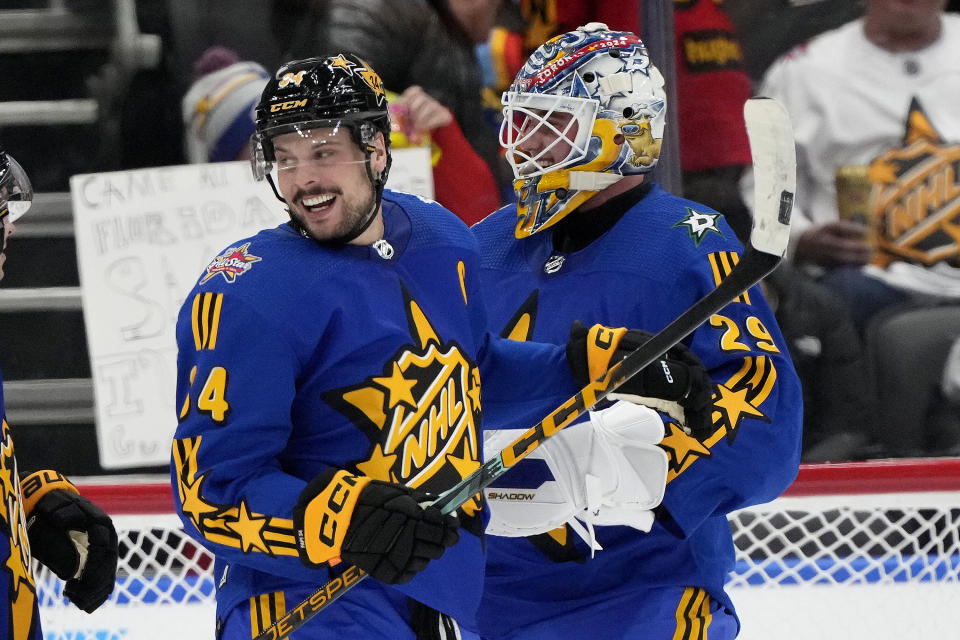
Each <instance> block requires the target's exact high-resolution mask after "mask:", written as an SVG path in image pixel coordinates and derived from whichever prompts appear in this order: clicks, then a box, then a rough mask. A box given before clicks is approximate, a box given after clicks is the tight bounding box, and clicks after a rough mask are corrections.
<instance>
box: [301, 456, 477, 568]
mask: <svg viewBox="0 0 960 640" xmlns="http://www.w3.org/2000/svg"><path fill="white" fill-rule="evenodd" d="M427 499H428V496H427V494H425V493H422V492H418V491H415V490H413V489H410V488H408V487H404V486H402V485H399V484H392V483H389V482H381V481H379V480H371V479H370V478H366V477H361V476H354V475H352V474H350V473H348V472H346V471H343V470H336V469H329V470H327V471H325V472H324V473H322V474H320V475H319V476H317V477H316V478H314V479H313V480H312V481H311V482H310V484H309V485H307V487H306V488H305V489H304V490H303V492H301V494H300V499H299V500H298V502H297V506H296V508H295V509H294V512H293V522H294V527H295V528H296V530H297V542H298V545H299V548H300V559H301V560H302V561H303V562H304V563H305V564H306V565H308V566H311V567H315V566H320V565H322V564H324V563H330V564H336V562H338V561H339V560H340V559H342V560H344V561H345V562H349V563H350V564H354V565H356V566H358V567H359V568H361V569H363V570H364V571H365V572H367V573H369V574H370V575H371V576H372V577H374V578H376V579H377V580H379V581H381V582H384V583H386V584H403V583H405V582H409V581H410V580H411V579H412V578H413V576H414V575H416V574H417V573H418V572H420V571H422V570H423V569H424V568H425V567H426V566H427V564H428V563H429V562H430V560H433V559H436V558H439V557H440V556H442V555H443V552H444V551H446V549H447V547H450V546H453V545H454V544H456V542H457V540H459V539H460V534H459V533H458V531H457V529H458V527H459V523H458V521H457V518H456V517H454V516H453V515H443V514H442V513H440V510H439V509H437V508H436V507H431V506H428V507H421V506H420V503H421V502H423V501H425V500H427Z"/></svg>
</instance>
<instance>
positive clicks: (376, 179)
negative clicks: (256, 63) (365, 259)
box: [250, 53, 391, 243]
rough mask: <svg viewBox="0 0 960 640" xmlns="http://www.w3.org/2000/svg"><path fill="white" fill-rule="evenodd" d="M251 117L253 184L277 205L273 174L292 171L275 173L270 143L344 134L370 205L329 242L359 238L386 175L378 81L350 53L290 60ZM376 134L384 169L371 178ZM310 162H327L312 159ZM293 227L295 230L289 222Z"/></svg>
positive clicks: (386, 119)
mask: <svg viewBox="0 0 960 640" xmlns="http://www.w3.org/2000/svg"><path fill="white" fill-rule="evenodd" d="M255 114H256V130H255V132H254V134H253V137H252V138H251V153H250V163H251V167H252V169H253V175H254V178H255V179H257V180H263V179H266V180H267V181H268V182H269V183H270V186H271V188H272V189H273V192H274V195H276V196H277V198H278V199H279V200H281V201H284V198H283V196H282V195H281V194H280V192H279V190H278V188H277V175H276V172H277V171H280V170H284V169H293V168H295V166H290V165H289V164H285V165H284V166H283V167H279V168H278V166H277V161H276V160H277V159H276V154H275V151H274V145H273V139H274V138H276V137H277V136H280V135H284V134H289V133H296V134H297V135H298V136H300V137H302V138H304V139H309V140H313V141H315V143H316V144H323V143H324V139H323V138H324V137H325V136H335V135H336V134H337V133H338V132H341V131H343V130H346V131H349V133H350V137H351V139H352V140H353V142H354V143H355V144H356V145H357V146H358V147H359V148H360V150H361V151H362V152H363V154H364V158H365V159H364V160H361V161H359V162H362V163H364V164H365V165H366V173H367V178H368V179H369V180H370V184H371V185H372V187H373V191H374V195H375V204H374V206H373V208H372V209H371V211H370V213H369V215H367V216H365V218H364V219H363V220H361V221H360V223H359V224H358V225H357V227H355V228H354V229H352V230H351V231H350V232H349V233H348V234H347V235H345V236H342V237H338V238H336V239H335V241H336V242H344V243H345V242H349V241H350V240H352V239H353V238H356V237H357V236H359V235H360V234H361V233H363V231H364V230H366V228H367V227H368V226H369V225H370V223H371V222H372V221H373V220H374V219H375V217H376V213H377V211H379V209H380V202H381V199H382V196H383V189H384V186H385V185H386V182H387V173H388V172H389V170H390V160H391V158H390V116H389V114H388V112H387V97H386V93H385V91H384V88H383V83H382V81H381V80H380V76H379V75H377V73H376V72H375V71H373V69H371V68H370V66H369V65H368V64H367V63H366V62H364V61H363V60H361V59H360V58H358V57H357V56H354V55H352V54H346V53H341V54H337V55H332V56H328V57H325V58H307V59H305V60H295V61H292V62H289V63H287V64H285V65H283V66H282V67H281V68H280V69H279V70H278V71H277V72H276V73H275V74H274V76H273V78H271V79H270V81H269V82H268V83H267V86H266V87H265V88H264V90H263V94H262V96H261V98H260V103H259V104H258V105H257V107H256V110H255ZM377 133H381V134H382V135H383V138H384V145H385V146H386V151H387V159H386V167H385V168H384V169H383V170H382V171H380V172H379V173H377V174H376V175H375V174H374V171H373V169H372V168H371V157H372V155H373V153H374V151H376V148H375V147H374V140H375V138H376V135H377ZM319 155H321V154H318V156H319ZM315 162H317V163H320V164H322V163H324V162H327V161H326V160H324V159H322V158H319V157H318V158H317V159H316V160H315ZM291 218H293V217H292V216H291ZM293 222H294V224H295V225H297V221H296V220H295V219H294V220H293ZM301 231H303V230H302V229H301Z"/></svg>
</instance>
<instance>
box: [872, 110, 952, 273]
mask: <svg viewBox="0 0 960 640" xmlns="http://www.w3.org/2000/svg"><path fill="white" fill-rule="evenodd" d="M867 176H868V178H869V180H870V182H871V183H872V185H873V189H872V191H871V205H870V210H871V218H872V220H873V221H874V222H875V223H876V224H877V226H878V228H877V236H878V242H877V249H878V252H877V258H876V259H875V262H876V263H877V264H879V265H880V266H886V265H887V264H889V263H891V262H893V261H896V260H906V261H910V262H915V263H919V264H923V265H928V266H929V265H934V264H936V263H938V262H945V263H947V264H949V265H951V266H954V267H957V266H960V206H958V202H960V144H946V143H945V142H944V141H943V140H942V139H941V138H940V136H939V134H938V133H937V132H936V130H935V129H934V127H933V124H932V123H931V122H930V121H929V120H928V119H927V116H926V114H924V112H923V109H922V108H921V107H920V105H919V103H918V102H917V101H916V100H914V102H913V104H912V105H911V108H910V114H909V116H908V118H907V126H906V135H905V136H904V145H903V148H900V149H891V150H890V151H887V152H886V153H884V154H882V155H880V156H879V157H877V158H876V159H875V160H874V161H873V162H872V163H871V164H870V167H869V169H868V171H867Z"/></svg>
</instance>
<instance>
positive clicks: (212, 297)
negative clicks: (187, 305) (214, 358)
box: [191, 292, 223, 351]
mask: <svg viewBox="0 0 960 640" xmlns="http://www.w3.org/2000/svg"><path fill="white" fill-rule="evenodd" d="M222 307H223V294H222V293H212V292H208V293H198V294H197V295H196V296H194V298H193V306H192V307H191V319H192V324H193V345H194V347H196V349H197V351H201V350H203V349H210V350H213V349H215V348H216V346H217V333H218V332H219V329H220V310H221V308H222Z"/></svg>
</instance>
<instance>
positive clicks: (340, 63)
mask: <svg viewBox="0 0 960 640" xmlns="http://www.w3.org/2000/svg"><path fill="white" fill-rule="evenodd" d="M327 64H328V65H330V67H331V68H333V69H343V70H344V71H346V72H347V73H348V74H349V75H353V68H354V67H355V66H357V65H356V64H354V63H353V62H350V61H349V60H347V59H346V58H344V57H343V54H342V53H338V54H337V55H336V57H333V58H327Z"/></svg>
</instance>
